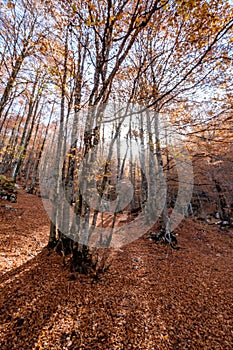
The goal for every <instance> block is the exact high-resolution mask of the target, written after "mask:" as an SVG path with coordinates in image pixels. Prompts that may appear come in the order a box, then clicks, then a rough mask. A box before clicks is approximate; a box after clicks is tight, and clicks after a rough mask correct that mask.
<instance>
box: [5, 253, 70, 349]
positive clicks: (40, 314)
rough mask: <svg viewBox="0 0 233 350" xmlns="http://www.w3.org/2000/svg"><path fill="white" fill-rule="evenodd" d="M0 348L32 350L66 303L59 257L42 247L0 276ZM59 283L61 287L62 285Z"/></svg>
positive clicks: (62, 270)
mask: <svg viewBox="0 0 233 350" xmlns="http://www.w3.org/2000/svg"><path fill="white" fill-rule="evenodd" d="M0 283H1V301H0V310H1V312H0V323H1V328H2V329H4V334H2V335H1V340H0V348H1V349H2V350H8V349H24V350H26V349H32V348H33V346H34V345H35V343H36V341H37V339H38V336H39V334H40V332H41V331H42V329H43V327H44V326H45V325H46V324H47V323H48V321H49V320H50V318H51V316H52V315H53V314H54V312H55V311H56V310H57V307H58V305H61V304H62V303H64V302H65V300H66V298H67V293H66V291H65V290H64V289H65V288H66V287H67V286H68V283H69V282H68V280H67V276H66V273H64V269H62V262H61V259H60V257H59V256H58V255H57V254H55V253H54V252H52V253H51V254H49V252H48V250H47V249H46V248H44V249H43V250H42V251H41V253H39V254H38V255H37V256H36V257H35V258H34V259H31V260H30V261H28V262H26V263H25V264H23V265H21V266H20V267H18V268H16V269H15V270H11V271H9V272H8V273H6V274H4V275H3V276H2V277H1V278H0ZM61 285H62V288H61Z"/></svg>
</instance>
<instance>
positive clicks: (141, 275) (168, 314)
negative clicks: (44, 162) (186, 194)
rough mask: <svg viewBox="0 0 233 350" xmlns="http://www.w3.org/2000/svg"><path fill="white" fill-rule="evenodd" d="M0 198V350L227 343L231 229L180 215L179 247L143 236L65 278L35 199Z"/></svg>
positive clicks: (232, 284)
mask: <svg viewBox="0 0 233 350" xmlns="http://www.w3.org/2000/svg"><path fill="white" fill-rule="evenodd" d="M0 204H1V206H0V215H1V222H0V239H1V249H0V267H1V277H0V279H1V303H0V348H1V349H2V350H8V349H9V350H13V349H17V350H27V349H48V350H53V349H54V350H55V349H56V350H59V349H61V350H66V349H67V350H68V349H69V350H71V349H80V350H97V349H106V350H115V349H126V350H128V349H135V350H138V349H139V350H140V349H142V350H147V349H148V350H153V349H177V350H183V349H193V350H194V349H195V350H196V349H209V350H212V349H229V350H230V349H232V344H233V323H232V316H233V312H232V305H233V270H232V260H233V259H232V248H233V240H232V237H233V234H232V231H231V232H230V231H222V230H220V229H219V228H217V227H215V226H207V224H201V223H198V222H195V221H192V220H190V219H186V220H185V221H183V222H182V223H181V225H180V226H179V228H178V229H177V232H178V234H179V235H178V239H179V245H180V247H181V249H180V250H172V249H171V248H169V247H167V246H163V245H161V244H155V243H154V242H153V241H150V240H148V238H147V235H145V236H144V237H142V238H140V239H138V240H137V241H135V242H133V243H131V244H129V245H126V246H124V247H122V248H121V249H118V250H116V251H112V264H111V267H110V269H109V271H108V272H107V273H105V274H104V275H103V276H102V277H101V280H100V281H94V280H92V279H91V278H90V277H89V276H83V275H79V276H77V278H76V279H75V280H71V279H70V272H69V269H68V268H67V267H63V266H62V259H61V257H60V256H58V255H57V254H56V253H54V252H50V253H49V252H48V250H47V249H46V248H45V245H46V243H47V235H48V231H49V221H48V218H47V216H46V213H45V212H44V210H43V206H42V203H41V201H40V199H39V198H38V197H36V196H33V195H29V194H26V193H23V192H22V191H19V194H18V202H17V203H13V204H12V203H10V204H9V202H7V201H4V200H1V202H0Z"/></svg>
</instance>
